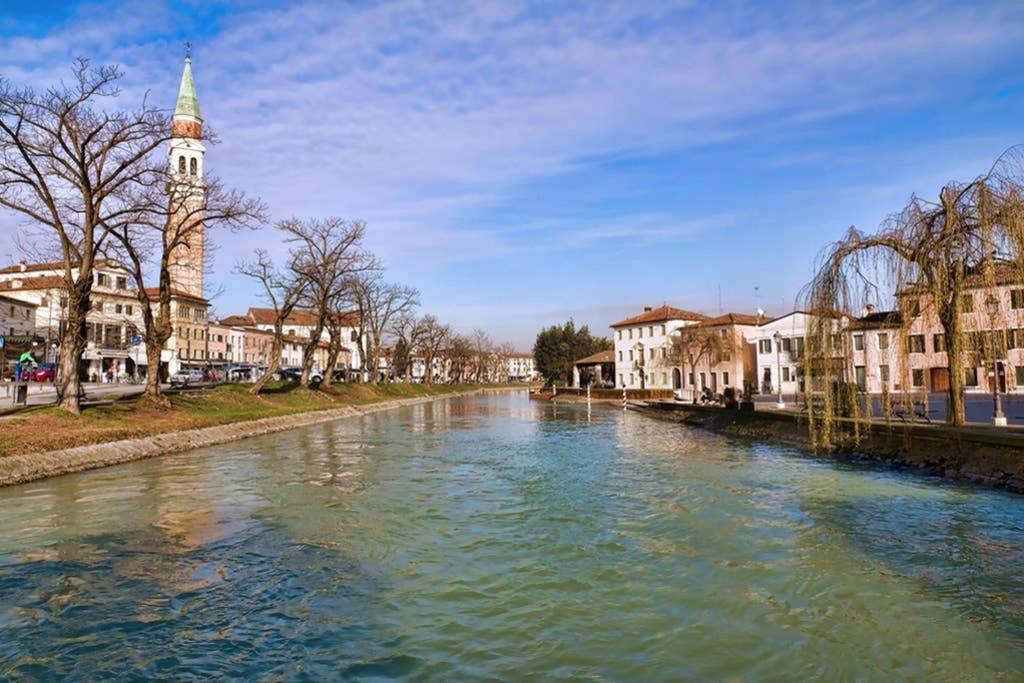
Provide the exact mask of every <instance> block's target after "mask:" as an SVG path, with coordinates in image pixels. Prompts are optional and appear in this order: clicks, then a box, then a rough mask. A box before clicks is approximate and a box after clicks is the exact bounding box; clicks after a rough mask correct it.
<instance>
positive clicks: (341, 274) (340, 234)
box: [278, 217, 378, 386]
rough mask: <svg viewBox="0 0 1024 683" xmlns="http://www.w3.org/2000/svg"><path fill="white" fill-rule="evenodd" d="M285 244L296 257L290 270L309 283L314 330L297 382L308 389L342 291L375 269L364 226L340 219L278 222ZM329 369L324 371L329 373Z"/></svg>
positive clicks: (305, 351)
mask: <svg viewBox="0 0 1024 683" xmlns="http://www.w3.org/2000/svg"><path fill="white" fill-rule="evenodd" d="M278 229H279V230H281V231H282V232H284V233H285V235H286V238H285V242H286V243H288V244H289V245H291V246H292V248H293V253H294V255H295V257H294V259H293V262H292V267H293V268H294V269H295V270H296V272H297V274H298V275H299V276H300V277H301V278H302V279H304V280H305V281H306V282H308V283H309V286H308V288H307V289H306V296H305V301H304V302H303V303H304V304H305V306H306V307H307V308H308V309H309V311H310V313H311V314H312V315H313V320H314V322H313V329H312V330H311V331H310V336H309V341H307V342H306V346H305V348H304V349H303V354H302V376H301V377H300V379H299V381H300V383H301V384H302V385H303V386H308V385H309V378H310V374H311V373H312V370H313V361H314V359H315V356H316V350H317V347H318V346H319V344H320V340H321V337H322V335H323V333H324V329H325V327H326V326H327V320H328V318H329V316H330V315H331V314H332V313H333V312H334V304H335V303H336V302H337V301H338V300H339V299H340V298H342V297H343V296H344V294H345V287H346V286H347V285H348V283H349V282H350V281H351V280H352V278H354V277H355V276H357V275H359V274H361V273H365V272H368V271H372V270H376V269H377V267H378V266H377V262H376V259H374V258H373V256H372V255H371V254H370V253H369V252H367V251H366V250H365V249H364V248H363V237H364V235H365V234H366V224H365V223H363V222H362V221H347V220H344V219H342V218H336V217H330V218H324V219H311V220H298V219H294V218H293V219H290V220H286V221H283V222H281V223H280V224H279V225H278ZM332 370H333V368H328V369H327V371H328V372H330V371H332Z"/></svg>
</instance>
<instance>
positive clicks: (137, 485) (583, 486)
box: [0, 395, 1024, 680]
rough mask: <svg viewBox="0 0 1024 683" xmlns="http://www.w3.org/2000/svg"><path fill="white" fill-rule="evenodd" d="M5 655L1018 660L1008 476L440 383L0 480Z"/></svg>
mask: <svg viewBox="0 0 1024 683" xmlns="http://www.w3.org/2000/svg"><path fill="white" fill-rule="evenodd" d="M0 512H2V518H0V678H11V677H24V678H32V679H34V678H88V679H92V678H102V677H123V676H126V675H127V676H131V677H149V676H155V675H158V674H161V675H165V676H171V677H175V678H181V677H193V678H211V677H225V676H227V677H235V678H262V677H271V678H313V679H334V678H339V677H350V678H393V677H398V678H413V679H423V680H435V679H438V678H441V679H459V680H462V679H477V678H498V679H509V678H512V679H521V678H543V679H547V678H553V677H589V678H611V679H630V680H634V679H659V680H663V679H677V678H697V679H715V680H717V679H724V678H739V677H748V678H752V679H762V678H763V679H773V680H778V679H805V678H811V677H817V678H828V679H851V678H877V679H884V680H890V679H893V678H915V679H923V678H927V679H933V680H964V679H992V678H998V677H1012V676H1014V675H1015V674H1016V672H1018V671H1020V670H1022V669H1024V641H1022V634H1024V609H1022V607H1024V605H1022V596H1024V583H1022V579H1021V578H1020V572H1019V568H1020V566H1022V560H1024V534H1022V533H1021V532H1022V530H1024V512H1022V509H1021V505H1020V498H1019V497H1013V496H1008V495H1005V494H1000V493H995V492H990V491H983V490H980V489H972V488H965V487H957V486H948V485H936V484H935V482H934V481H932V480H924V479H920V478H915V477H912V476H907V475H901V474H892V473H887V472H881V471H872V470H865V469H858V468H853V467H849V466H844V465H837V464H834V463H827V462H822V461H818V460H813V459H810V458H806V457H801V456H799V455H798V454H795V453H793V452H791V451H787V450H784V449H777V448H773V447H770V446H766V445H763V444H756V443H747V442H738V441H732V440H729V439H724V438H721V437H718V436H715V435H712V434H709V433H707V432H701V431H696V430H690V429H687V428H685V427H682V426H679V425H674V424H667V423H661V422H656V421H652V420H648V419H646V418H644V417H642V416H638V415H635V414H632V413H623V411H621V410H620V409H617V408H615V407H608V406H593V407H592V408H588V407H587V406H586V405H585V404H579V405H562V406H557V407H556V406H553V405H551V404H549V403H540V402H530V401H528V400H527V399H526V398H525V396H523V395H519V396H492V397H481V398H473V399H458V400H449V401H441V402H437V403H433V404H423V405H418V406H410V407H408V408H405V409H402V410H398V411H392V412H387V413H377V414H374V415H370V416H367V417H365V418H363V419H360V420H343V421H339V422H336V423H332V424H325V425H318V426H314V427H310V428H305V429H301V430H296V431H293V432H289V433H283V434H277V435H272V436H268V437H264V438H260V439H252V440H248V441H242V442H237V443H235V444H230V445H226V446H222V447H219V448H215V449H208V450H206V451H201V452H197V453H194V454H183V455H180V456H173V457H168V458H163V459H157V460H151V461H144V462H139V463H134V464H131V465H127V466H123V467H117V468H111V469H107V470H102V471H96V472H90V473H84V474H80V475H72V476H68V477H61V478H58V479H54V480H51V481H46V482H39V483H35V484H30V485H27V486H23V487H17V488H11V489H5V490H2V491H0Z"/></svg>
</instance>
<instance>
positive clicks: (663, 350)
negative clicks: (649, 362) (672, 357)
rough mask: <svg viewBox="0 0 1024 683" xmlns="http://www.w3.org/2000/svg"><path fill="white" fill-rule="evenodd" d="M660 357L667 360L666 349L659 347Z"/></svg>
mask: <svg viewBox="0 0 1024 683" xmlns="http://www.w3.org/2000/svg"><path fill="white" fill-rule="evenodd" d="M661 357H662V359H665V358H668V349H666V348H665V347H664V346H662V347H661Z"/></svg>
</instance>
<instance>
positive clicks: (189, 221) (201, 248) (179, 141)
mask: <svg viewBox="0 0 1024 683" xmlns="http://www.w3.org/2000/svg"><path fill="white" fill-rule="evenodd" d="M171 133H172V135H173V137H172V139H171V146H170V150H169V163H170V165H171V187H170V199H169V201H170V203H171V221H172V222H173V221H175V220H177V221H178V223H177V225H182V222H183V221H184V222H185V223H184V224H185V225H186V226H187V227H185V228H183V229H182V232H183V233H184V235H185V237H186V239H185V240H184V242H183V243H181V244H178V245H177V246H175V247H174V248H173V249H172V250H171V254H170V262H169V264H168V270H169V273H170V278H171V286H172V287H173V288H174V289H175V290H178V291H180V292H183V293H185V294H188V295H190V296H193V297H196V298H199V299H202V298H203V265H204V259H205V252H206V234H205V233H206V230H205V228H204V227H203V225H202V222H201V220H202V214H201V209H202V207H203V205H204V196H205V192H206V186H205V185H204V184H203V155H204V154H206V148H204V147H203V145H202V142H201V140H202V137H203V118H202V116H201V114H200V113H199V98H197V97H196V84H195V81H194V80H193V79H192V59H191V57H186V58H185V68H184V70H183V71H182V73H181V86H180V87H179V88H178V103H177V105H176V106H175V108H174V119H173V124H172V130H171ZM175 232H176V231H174V230H168V233H167V234H168V239H171V237H172V235H174V234H175Z"/></svg>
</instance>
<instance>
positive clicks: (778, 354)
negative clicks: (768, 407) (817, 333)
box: [772, 330, 786, 410]
mask: <svg viewBox="0 0 1024 683" xmlns="http://www.w3.org/2000/svg"><path fill="white" fill-rule="evenodd" d="M772 338H773V339H774V340H775V365H776V371H777V372H778V373H779V375H778V377H779V379H778V382H779V400H778V402H777V403H776V404H775V407H776V408H778V409H779V410H782V409H783V408H785V407H786V403H785V402H784V401H783V400H782V333H781V332H779V331H778V330H776V331H775V334H774V335H772Z"/></svg>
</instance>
